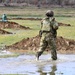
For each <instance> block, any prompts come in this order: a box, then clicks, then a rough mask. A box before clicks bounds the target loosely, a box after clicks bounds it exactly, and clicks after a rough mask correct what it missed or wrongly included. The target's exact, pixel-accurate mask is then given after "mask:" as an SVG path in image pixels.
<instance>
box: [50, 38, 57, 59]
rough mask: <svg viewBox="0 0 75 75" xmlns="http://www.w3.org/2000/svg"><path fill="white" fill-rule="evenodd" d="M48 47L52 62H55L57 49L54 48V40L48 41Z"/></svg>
mask: <svg viewBox="0 0 75 75" xmlns="http://www.w3.org/2000/svg"><path fill="white" fill-rule="evenodd" d="M49 47H50V48H51V58H52V59H53V60H56V59H57V52H56V50H57V48H56V41H55V39H54V38H52V39H51V40H50V41H49Z"/></svg>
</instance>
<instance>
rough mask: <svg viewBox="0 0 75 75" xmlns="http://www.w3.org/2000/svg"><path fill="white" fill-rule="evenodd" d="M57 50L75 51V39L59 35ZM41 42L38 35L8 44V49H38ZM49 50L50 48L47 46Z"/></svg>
mask: <svg viewBox="0 0 75 75" xmlns="http://www.w3.org/2000/svg"><path fill="white" fill-rule="evenodd" d="M56 43H57V50H58V51H68V50H69V51H74V50H75V41H74V40H70V39H65V38H63V37H57V41H56ZM39 44H40V37H39V36H36V37H33V38H27V39H23V40H22V41H20V42H17V43H15V44H13V45H10V46H6V48H8V49H14V50H16V49H18V50H22V49H23V50H35V51H36V50H37V49H38V48H39ZM47 51H48V48H47Z"/></svg>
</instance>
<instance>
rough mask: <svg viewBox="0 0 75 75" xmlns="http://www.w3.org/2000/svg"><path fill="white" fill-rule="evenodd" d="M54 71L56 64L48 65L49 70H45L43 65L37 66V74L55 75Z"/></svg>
mask: <svg viewBox="0 0 75 75" xmlns="http://www.w3.org/2000/svg"><path fill="white" fill-rule="evenodd" d="M55 71H57V66H56V65H55V64H53V65H52V66H50V70H49V71H45V70H44V66H40V67H39V68H38V73H39V75H55Z"/></svg>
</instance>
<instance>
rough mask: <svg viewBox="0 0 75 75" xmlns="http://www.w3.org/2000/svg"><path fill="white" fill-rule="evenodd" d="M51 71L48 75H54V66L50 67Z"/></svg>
mask: <svg viewBox="0 0 75 75" xmlns="http://www.w3.org/2000/svg"><path fill="white" fill-rule="evenodd" d="M51 69H52V71H51V72H50V73H49V74H50V75H55V71H56V70H57V68H56V65H53V66H52V67H51Z"/></svg>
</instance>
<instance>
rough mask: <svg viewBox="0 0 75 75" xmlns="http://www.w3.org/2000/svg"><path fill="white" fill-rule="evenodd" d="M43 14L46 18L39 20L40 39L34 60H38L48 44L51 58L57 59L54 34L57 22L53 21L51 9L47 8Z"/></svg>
mask: <svg viewBox="0 0 75 75" xmlns="http://www.w3.org/2000/svg"><path fill="white" fill-rule="evenodd" d="M45 15H46V18H44V19H43V20H42V22H41V30H40V37H41V41H40V48H39V50H38V52H37V53H36V60H39V56H41V54H42V53H43V52H44V51H45V49H46V48H47V46H49V48H50V49H51V58H52V59H53V60H57V52H56V35H57V29H58V23H57V22H56V21H55V18H54V12H53V11H52V10H48V11H47V12H46V14H45Z"/></svg>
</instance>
